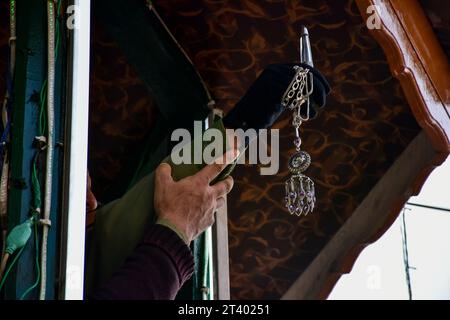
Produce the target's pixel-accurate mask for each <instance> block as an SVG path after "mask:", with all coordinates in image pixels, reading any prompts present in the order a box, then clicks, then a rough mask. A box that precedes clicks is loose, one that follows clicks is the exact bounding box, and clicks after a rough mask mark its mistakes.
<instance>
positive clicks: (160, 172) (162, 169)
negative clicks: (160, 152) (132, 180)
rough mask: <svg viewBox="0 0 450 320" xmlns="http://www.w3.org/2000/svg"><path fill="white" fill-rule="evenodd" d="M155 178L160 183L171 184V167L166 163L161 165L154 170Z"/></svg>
mask: <svg viewBox="0 0 450 320" xmlns="http://www.w3.org/2000/svg"><path fill="white" fill-rule="evenodd" d="M155 178H156V180H157V181H158V182H160V183H171V182H173V178H172V167H171V166H170V165H169V164H168V163H164V162H163V163H161V164H160V165H159V166H158V168H157V169H156V173H155Z"/></svg>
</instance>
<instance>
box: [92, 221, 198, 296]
mask: <svg viewBox="0 0 450 320" xmlns="http://www.w3.org/2000/svg"><path fill="white" fill-rule="evenodd" d="M193 269H194V258H193V256H192V254H191V251H190V249H189V247H188V246H187V245H186V244H185V243H184V241H183V240H182V239H181V238H180V237H179V236H178V235H177V234H176V233H175V232H174V231H173V230H171V229H170V228H168V227H166V226H162V225H154V226H151V227H150V228H149V229H148V230H147V232H146V234H145V237H144V241H142V242H141V243H140V244H139V245H138V246H137V247H136V249H135V250H134V251H133V252H132V254H131V255H130V256H129V257H128V258H127V259H126V261H125V263H124V264H123V265H122V267H121V268H120V269H119V270H118V271H117V272H116V273H115V274H114V275H113V276H112V277H111V278H110V279H109V280H107V281H106V282H105V283H104V284H102V285H101V286H100V287H99V288H98V289H96V290H94V292H93V293H92V294H91V295H90V296H89V298H90V299H93V300H128V299H133V300H158V299H163V300H168V299H174V298H175V296H176V294H177V292H178V290H179V289H180V288H181V286H182V285H183V283H184V282H185V281H186V280H187V279H189V277H190V276H191V274H192V272H193Z"/></svg>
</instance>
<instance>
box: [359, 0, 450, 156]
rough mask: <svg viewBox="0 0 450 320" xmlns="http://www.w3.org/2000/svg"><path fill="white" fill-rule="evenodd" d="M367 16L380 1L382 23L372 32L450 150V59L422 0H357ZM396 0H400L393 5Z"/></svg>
mask: <svg viewBox="0 0 450 320" xmlns="http://www.w3.org/2000/svg"><path fill="white" fill-rule="evenodd" d="M356 3H357V5H358V8H359V10H360V12H361V15H362V17H363V19H364V20H365V21H367V19H368V18H369V16H370V13H367V8H368V7H369V6H376V8H377V13H378V17H379V19H380V21H381V28H379V29H372V30H370V33H371V34H372V36H373V37H374V38H375V40H376V41H377V42H378V43H379V44H380V46H381V47H382V49H383V50H384V52H385V54H386V58H387V61H388V63H389V66H390V68H391V72H392V74H393V75H394V77H396V78H397V79H398V80H399V82H400V84H401V86H402V89H403V91H404V93H405V97H406V99H407V101H408V103H409V105H410V107H411V110H412V111H413V114H414V116H415V118H416V119H417V122H418V123H419V125H420V126H421V127H422V128H423V129H424V130H425V131H426V133H427V134H428V135H429V136H430V140H431V142H432V143H433V145H434V146H435V149H436V150H438V151H440V152H444V153H447V154H448V153H449V152H450V104H449V102H448V101H447V100H448V99H449V83H450V71H449V70H450V67H449V62H448V60H447V58H446V56H445V54H444V53H443V51H442V47H441V46H440V45H439V42H438V40H437V39H436V36H435V35H434V33H433V32H432V29H431V26H430V24H429V21H428V20H427V18H426V16H425V14H424V13H423V10H422V8H421V7H420V4H419V3H418V2H417V0H406V1H404V0H395V1H390V0H356ZM393 3H394V5H393Z"/></svg>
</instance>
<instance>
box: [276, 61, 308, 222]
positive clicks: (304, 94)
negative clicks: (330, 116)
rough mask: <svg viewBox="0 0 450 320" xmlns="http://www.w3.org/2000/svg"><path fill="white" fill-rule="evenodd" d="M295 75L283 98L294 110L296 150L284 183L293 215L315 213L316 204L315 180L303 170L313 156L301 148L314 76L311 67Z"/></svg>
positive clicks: (287, 201)
mask: <svg viewBox="0 0 450 320" xmlns="http://www.w3.org/2000/svg"><path fill="white" fill-rule="evenodd" d="M295 70H296V74H295V77H294V79H293V80H292V82H291V84H290V86H289V87H288V89H287V90H286V92H285V94H284V95H283V98H282V100H281V101H282V104H283V105H284V106H285V107H286V108H289V109H291V110H293V113H294V116H293V120H292V126H293V127H294V129H295V140H294V145H295V149H296V150H297V151H296V153H294V154H293V155H292V156H291V158H290V159H289V163H288V167H289V171H290V172H291V173H292V176H291V177H290V178H289V179H288V180H287V181H286V182H285V189H286V197H285V203H286V207H287V209H288V211H289V213H290V214H295V215H297V216H301V215H305V216H306V215H307V214H308V213H310V212H312V211H313V209H314V206H315V204H316V195H315V190H314V182H313V181H312V180H311V179H310V178H309V177H307V176H305V175H304V174H303V172H304V171H305V170H306V169H308V167H309V166H310V164H311V156H310V155H309V154H308V153H307V152H305V151H302V150H300V146H301V144H302V139H301V138H300V126H301V125H302V123H303V122H304V121H308V120H309V96H310V95H311V93H312V89H313V88H312V86H313V82H312V75H311V74H310V73H309V70H307V69H304V68H301V67H296V68H295ZM302 106H305V107H306V113H304V114H306V117H302V113H301V112H300V109H301V107H302Z"/></svg>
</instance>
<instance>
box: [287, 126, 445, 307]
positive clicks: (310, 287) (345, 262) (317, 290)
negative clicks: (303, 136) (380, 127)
mask: <svg viewBox="0 0 450 320" xmlns="http://www.w3.org/2000/svg"><path fill="white" fill-rule="evenodd" d="M446 156H447V155H446V154H444V155H442V154H439V153H437V152H436V151H435V150H434V149H433V146H432V144H431V143H430V139H429V138H428V136H427V134H425V132H424V131H421V132H420V133H419V135H418V136H417V137H416V138H415V139H414V140H413V141H412V142H411V143H410V145H409V146H408V147H407V149H406V150H405V151H404V152H403V153H402V154H401V155H400V157H399V158H398V159H397V160H396V161H395V162H394V164H393V165H392V166H391V168H390V169H389V170H388V172H387V173H386V174H385V175H384V176H383V177H382V178H381V179H380V181H379V182H378V183H377V184H376V185H375V187H374V188H373V189H372V191H371V192H370V193H369V194H368V195H367V197H366V198H365V199H364V200H363V201H362V203H361V204H360V205H359V207H358V208H357V209H356V210H355V212H354V213H353V214H352V216H351V217H350V218H349V219H348V220H347V221H346V222H345V223H344V225H343V226H342V227H341V228H340V229H339V231H338V232H337V233H336V234H335V235H334V237H333V238H332V239H331V240H330V241H329V242H328V243H327V245H326V246H325V247H324V248H323V249H322V251H321V252H320V253H319V254H318V255H317V256H316V258H315V259H314V260H313V262H312V263H311V264H310V265H309V267H308V268H307V269H306V270H305V271H304V272H303V273H302V274H301V276H300V277H299V278H298V279H297V280H296V281H295V282H294V284H293V285H292V286H291V287H290V288H289V290H288V291H287V292H286V293H285V294H284V296H283V297H282V299H315V298H326V297H327V296H328V294H329V293H330V292H331V290H332V289H333V286H334V284H335V283H336V281H337V280H338V279H339V277H340V276H341V274H343V273H348V272H350V270H351V268H352V266H353V264H354V261H355V260H356V258H357V257H358V255H359V254H360V252H361V251H362V250H363V248H364V247H365V246H367V244H369V243H372V242H374V241H375V240H377V239H378V238H379V237H380V236H381V235H382V234H383V233H384V232H385V231H386V230H387V228H389V226H390V225H391V224H392V223H393V221H395V219H396V217H397V216H398V213H399V212H400V210H401V208H402V207H403V205H404V204H405V202H406V201H407V200H408V199H409V198H410V197H411V196H413V195H414V194H417V193H418V192H419V191H420V188H421V187H422V185H423V183H424V181H425V180H426V178H427V177H428V175H429V174H430V173H431V171H432V170H433V169H434V168H435V167H436V166H438V165H440V164H441V163H442V162H443V161H444V160H445V158H446Z"/></svg>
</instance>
